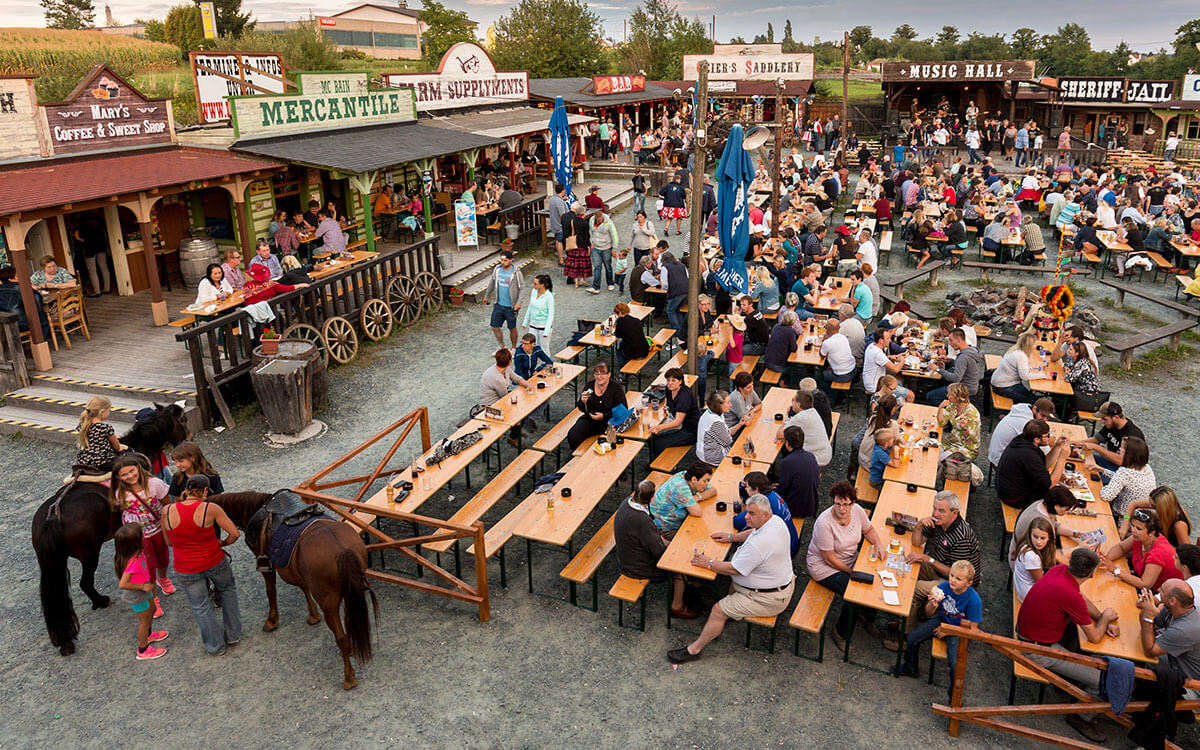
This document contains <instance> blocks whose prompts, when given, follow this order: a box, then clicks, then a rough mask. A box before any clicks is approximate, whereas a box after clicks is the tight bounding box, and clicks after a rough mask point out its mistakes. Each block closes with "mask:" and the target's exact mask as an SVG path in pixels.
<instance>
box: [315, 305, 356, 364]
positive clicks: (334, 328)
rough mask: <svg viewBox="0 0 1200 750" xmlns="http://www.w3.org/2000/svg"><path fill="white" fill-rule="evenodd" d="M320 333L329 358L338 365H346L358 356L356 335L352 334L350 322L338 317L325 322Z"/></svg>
mask: <svg viewBox="0 0 1200 750" xmlns="http://www.w3.org/2000/svg"><path fill="white" fill-rule="evenodd" d="M321 333H323V334H325V341H326V342H327V343H328V345H329V356H330V357H331V358H333V361H334V362H337V363H338V364H339V365H344V364H346V363H347V362H349V361H350V360H352V359H354V357H355V356H356V355H357V354H358V334H357V333H355V332H354V326H352V325H350V321H348V320H346V319H345V318H343V317H341V316H340V315H335V316H333V317H332V318H330V319H329V320H327V321H325V325H324V326H322V327H321Z"/></svg>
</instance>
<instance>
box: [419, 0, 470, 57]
mask: <svg viewBox="0 0 1200 750" xmlns="http://www.w3.org/2000/svg"><path fill="white" fill-rule="evenodd" d="M421 21H422V23H424V24H425V25H426V28H425V31H423V32H421V48H422V49H421V52H422V55H423V59H424V60H425V64H426V65H427V66H429V67H430V69H436V68H437V66H438V63H439V62H441V59H442V55H444V54H446V50H448V49H450V48H451V47H453V46H454V45H455V44H457V43H458V42H470V41H473V40H474V39H475V24H474V23H473V22H472V21H471V19H470V18H468V17H467V14H466V12H465V11H461V10H452V9H450V8H447V7H446V6H445V5H443V4H441V3H440V2H438V0H423V2H422V3H421Z"/></svg>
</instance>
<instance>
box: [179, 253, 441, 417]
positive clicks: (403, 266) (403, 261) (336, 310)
mask: <svg viewBox="0 0 1200 750" xmlns="http://www.w3.org/2000/svg"><path fill="white" fill-rule="evenodd" d="M437 246H438V238H437V237H431V238H429V239H426V240H422V241H421V242H417V243H415V244H412V245H409V246H407V247H403V248H400V249H397V250H393V251H390V252H381V253H380V254H379V255H378V256H377V257H375V258H372V259H371V260H368V261H365V262H363V263H359V264H357V265H355V266H351V267H349V268H347V269H346V270H344V271H340V272H338V273H335V274H333V275H331V276H326V277H325V278H322V279H320V280H318V281H314V282H313V283H312V285H311V286H308V287H306V288H304V289H296V290H294V291H291V292H287V293H285V294H280V295H278V296H275V297H272V298H271V299H270V300H268V301H267V304H268V305H269V306H270V308H271V311H272V312H274V313H275V318H276V319H275V320H274V321H272V322H271V326H272V327H274V328H275V329H276V330H277V331H279V332H282V331H283V330H285V329H287V328H288V327H289V326H292V325H295V324H298V323H304V324H308V325H311V326H313V327H315V328H317V329H320V328H321V327H322V325H323V324H324V322H325V321H326V320H329V319H330V318H332V317H334V316H339V317H342V318H345V319H346V320H348V321H350V323H351V324H354V323H355V322H356V321H357V318H358V313H359V311H360V310H362V308H363V305H365V304H366V303H367V301H368V300H371V299H381V300H384V301H385V302H387V301H388V284H389V282H390V281H391V279H392V278H394V277H396V276H406V277H409V278H416V276H417V275H418V274H421V273H430V274H433V275H434V276H435V277H437V278H439V279H440V277H441V272H440V269H439V266H438V257H437V253H438V250H437ZM439 283H440V282H439ZM254 329H255V326H254V324H253V322H252V321H251V319H250V315H249V314H248V313H247V312H246V310H245V308H239V309H237V310H233V311H231V312H229V313H226V314H224V315H221V316H218V317H216V318H213V319H212V320H211V321H208V322H205V323H201V324H200V325H197V326H195V327H193V328H190V329H188V330H186V331H182V332H180V333H178V334H176V336H175V339H176V340H177V341H180V342H182V343H183V344H184V345H185V346H187V348H188V353H189V355H190V356H191V362H192V376H193V378H194V380H195V382H196V403H197V406H198V407H199V409H200V416H201V419H202V420H203V424H204V426H205V427H207V426H208V425H210V424H212V410H213V407H214V405H216V404H223V403H224V401H223V398H222V396H221V394H220V388H221V387H222V386H226V385H229V384H230V383H233V382H234V381H235V380H237V379H239V378H241V377H243V376H244V375H247V374H248V373H249V372H250V367H251V364H252V352H253V348H254V342H255V339H256V336H255V330H254Z"/></svg>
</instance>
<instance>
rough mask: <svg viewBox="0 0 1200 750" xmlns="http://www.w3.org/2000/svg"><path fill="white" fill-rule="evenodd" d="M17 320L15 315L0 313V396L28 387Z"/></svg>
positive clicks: (27, 375) (23, 352) (27, 372)
mask: <svg viewBox="0 0 1200 750" xmlns="http://www.w3.org/2000/svg"><path fill="white" fill-rule="evenodd" d="M18 320H20V317H19V316H18V315H17V314H16V313H10V312H0V395H3V394H5V393H8V392H10V391H15V390H17V389H18V388H24V387H25V386H27V385H29V370H28V369H27V365H26V363H25V349H24V347H23V346H22V345H21V333H20V331H19V330H18V329H17V321H18Z"/></svg>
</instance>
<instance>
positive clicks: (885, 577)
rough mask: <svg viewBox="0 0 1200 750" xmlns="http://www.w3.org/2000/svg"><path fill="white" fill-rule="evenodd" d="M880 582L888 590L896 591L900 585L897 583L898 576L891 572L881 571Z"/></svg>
mask: <svg viewBox="0 0 1200 750" xmlns="http://www.w3.org/2000/svg"><path fill="white" fill-rule="evenodd" d="M879 580H880V582H882V583H883V585H884V586H885V587H887V588H890V589H894V588H896V587H897V586H899V585H900V584H899V583H897V582H896V576H895V575H894V574H893V573H892V571H890V570H881V571H879Z"/></svg>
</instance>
